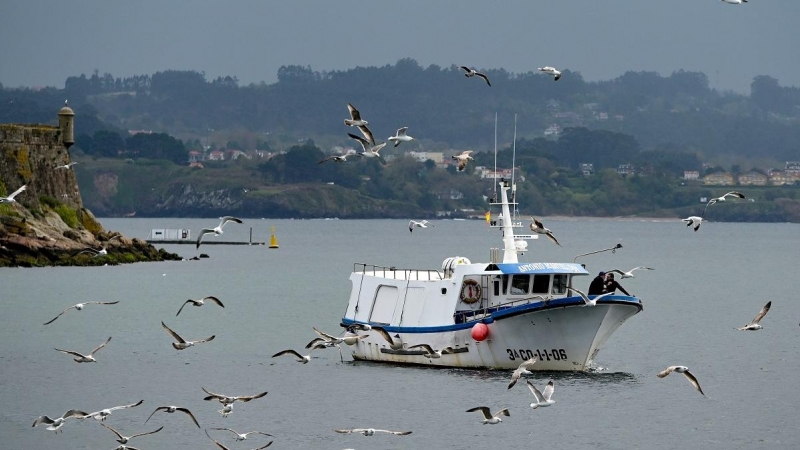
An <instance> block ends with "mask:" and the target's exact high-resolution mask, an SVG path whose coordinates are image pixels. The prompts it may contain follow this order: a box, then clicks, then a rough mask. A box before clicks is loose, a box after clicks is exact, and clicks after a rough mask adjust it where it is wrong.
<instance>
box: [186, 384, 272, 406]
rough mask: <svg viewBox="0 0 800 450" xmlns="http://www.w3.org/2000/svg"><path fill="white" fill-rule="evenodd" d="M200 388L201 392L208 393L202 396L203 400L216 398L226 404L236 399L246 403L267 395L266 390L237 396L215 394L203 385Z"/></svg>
mask: <svg viewBox="0 0 800 450" xmlns="http://www.w3.org/2000/svg"><path fill="white" fill-rule="evenodd" d="M201 389H202V390H203V392H205V393H206V394H208V397H205V398H203V400H214V399H216V400H219V402H220V403H222V404H223V405H227V404H230V403H233V402H236V401H240V402H245V403H247V402H249V401H250V400H255V399H257V398H261V397H263V396H265V395H267V392H266V391H264V392H262V393H260V394H256V395H238V396H235V395H234V396H232V395H222V394H215V393H213V392H211V391H209V390H208V389H206V388H204V387H201Z"/></svg>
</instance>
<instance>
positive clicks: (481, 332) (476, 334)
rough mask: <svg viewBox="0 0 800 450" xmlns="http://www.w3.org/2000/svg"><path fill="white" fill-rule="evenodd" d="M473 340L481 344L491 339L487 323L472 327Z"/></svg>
mask: <svg viewBox="0 0 800 450" xmlns="http://www.w3.org/2000/svg"><path fill="white" fill-rule="evenodd" d="M471 334H472V339H475V340H476V341H478V342H480V341H483V340H484V339H486V338H487V337H489V327H488V326H486V324H485V323H480V322H479V323H476V324H475V325H473V326H472V333H471Z"/></svg>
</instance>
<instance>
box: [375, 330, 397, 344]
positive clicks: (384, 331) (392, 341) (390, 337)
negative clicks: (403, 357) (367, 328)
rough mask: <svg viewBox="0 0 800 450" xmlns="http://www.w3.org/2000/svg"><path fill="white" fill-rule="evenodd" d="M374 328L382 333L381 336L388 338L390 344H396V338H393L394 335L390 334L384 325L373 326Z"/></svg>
mask: <svg viewBox="0 0 800 450" xmlns="http://www.w3.org/2000/svg"><path fill="white" fill-rule="evenodd" d="M372 329H373V330H375V331H377V332H378V334H380V335H381V337H383V338H384V339H385V340H386V342H388V343H389V344H394V339H392V336H390V335H389V332H388V331H386V330H385V329H383V328H382V327H372Z"/></svg>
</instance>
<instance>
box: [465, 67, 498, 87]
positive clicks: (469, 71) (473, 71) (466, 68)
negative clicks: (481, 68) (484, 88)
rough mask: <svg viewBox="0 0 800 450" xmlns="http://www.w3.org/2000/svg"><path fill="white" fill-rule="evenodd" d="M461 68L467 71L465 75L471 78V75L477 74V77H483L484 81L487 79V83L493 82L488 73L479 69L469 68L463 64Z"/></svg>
mask: <svg viewBox="0 0 800 450" xmlns="http://www.w3.org/2000/svg"><path fill="white" fill-rule="evenodd" d="M461 69H463V70H464V71H465V72H466V73H465V74H464V76H465V77H467V78H471V77H475V76H477V77H480V78H483V81H485V82H486V84H488V85H489V86H491V85H492V83H490V82H489V77H487V76H486V75H484V74H482V73H480V72H478V71H477V70H475V69H471V68H469V67H467V66H461Z"/></svg>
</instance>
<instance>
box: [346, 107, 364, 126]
mask: <svg viewBox="0 0 800 450" xmlns="http://www.w3.org/2000/svg"><path fill="white" fill-rule="evenodd" d="M347 110H348V111H350V118H349V119H344V124H345V125H347V126H348V127H361V126H364V125H369V122H367V121H366V120H362V119H361V113H360V112H358V110H357V109H356V107H355V106H353V105H352V104H350V103H348V104H347Z"/></svg>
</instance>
